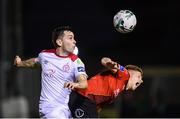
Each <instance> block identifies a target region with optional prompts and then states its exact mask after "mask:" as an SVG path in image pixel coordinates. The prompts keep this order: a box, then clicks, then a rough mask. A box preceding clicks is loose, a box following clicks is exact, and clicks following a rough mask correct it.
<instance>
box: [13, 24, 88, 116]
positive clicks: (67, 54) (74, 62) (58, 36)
mask: <svg viewBox="0 0 180 119" xmlns="http://www.w3.org/2000/svg"><path fill="white" fill-rule="evenodd" d="M52 42H53V44H54V46H55V49H50V50H43V51H42V52H40V53H39V55H38V57H37V58H31V59H28V60H24V61H22V60H21V58H20V57H19V56H16V57H15V60H14V65H16V66H17V67H36V66H39V65H40V66H41V69H42V73H41V87H42V88H41V95H40V101H39V112H40V117H43V118H70V117H71V112H70V110H69V107H68V102H69V94H70V93H71V89H86V88H87V86H88V85H87V74H86V72H85V66H84V64H83V62H82V61H81V60H80V58H78V56H76V55H74V54H73V51H74V48H75V46H76V41H75V39H74V33H73V31H72V30H71V28H70V27H68V26H63V27H58V28H56V29H55V30H54V31H53V38H52ZM64 87H66V88H64Z"/></svg>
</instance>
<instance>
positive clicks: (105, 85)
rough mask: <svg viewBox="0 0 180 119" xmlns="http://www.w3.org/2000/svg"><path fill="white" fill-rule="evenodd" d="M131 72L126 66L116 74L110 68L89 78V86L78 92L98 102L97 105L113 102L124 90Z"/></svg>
mask: <svg viewBox="0 0 180 119" xmlns="http://www.w3.org/2000/svg"><path fill="white" fill-rule="evenodd" d="M128 80H129V73H128V71H127V69H125V68H124V67H122V66H121V67H120V70H118V72H117V73H116V74H113V73H112V72H111V71H110V70H108V71H104V72H102V73H99V74H97V75H95V76H93V77H92V78H90V79H89V80H88V88H87V89H85V90H78V93H80V94H81V95H83V96H85V97H88V98H90V99H92V100H94V101H95V102H96V104H97V105H101V104H105V103H111V102H112V101H113V100H114V99H115V98H116V97H117V96H118V94H119V93H120V92H121V91H122V90H124V88H125V85H126V83H127V81H128Z"/></svg>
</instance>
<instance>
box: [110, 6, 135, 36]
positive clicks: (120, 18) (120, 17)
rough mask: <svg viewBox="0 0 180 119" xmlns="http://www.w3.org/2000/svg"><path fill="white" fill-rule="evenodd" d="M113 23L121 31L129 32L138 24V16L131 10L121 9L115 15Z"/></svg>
mask: <svg viewBox="0 0 180 119" xmlns="http://www.w3.org/2000/svg"><path fill="white" fill-rule="evenodd" d="M113 24H114V27H115V29H116V30H117V31H119V32H120V33H129V32H131V31H133V29H134V28H135V26H136V24H137V20H136V16H135V15H134V13H132V12H131V11H130V10H120V11H119V12H118V13H117V14H115V15H114V19H113Z"/></svg>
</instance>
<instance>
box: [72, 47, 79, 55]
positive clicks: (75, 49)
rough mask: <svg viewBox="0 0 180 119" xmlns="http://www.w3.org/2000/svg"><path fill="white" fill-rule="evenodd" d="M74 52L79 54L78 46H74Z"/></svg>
mask: <svg viewBox="0 0 180 119" xmlns="http://www.w3.org/2000/svg"><path fill="white" fill-rule="evenodd" d="M73 54H75V55H78V48H77V47H75V48H74V51H73Z"/></svg>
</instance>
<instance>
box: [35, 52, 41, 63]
mask: <svg viewBox="0 0 180 119" xmlns="http://www.w3.org/2000/svg"><path fill="white" fill-rule="evenodd" d="M40 54H41V53H39V54H38V57H36V58H34V62H35V63H40V64H41V55H40Z"/></svg>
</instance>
